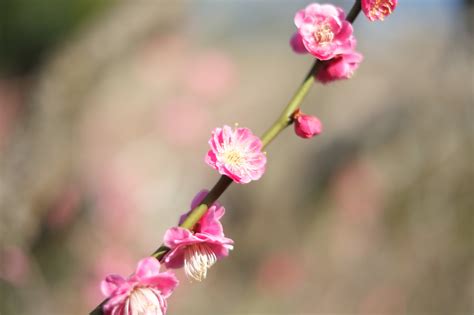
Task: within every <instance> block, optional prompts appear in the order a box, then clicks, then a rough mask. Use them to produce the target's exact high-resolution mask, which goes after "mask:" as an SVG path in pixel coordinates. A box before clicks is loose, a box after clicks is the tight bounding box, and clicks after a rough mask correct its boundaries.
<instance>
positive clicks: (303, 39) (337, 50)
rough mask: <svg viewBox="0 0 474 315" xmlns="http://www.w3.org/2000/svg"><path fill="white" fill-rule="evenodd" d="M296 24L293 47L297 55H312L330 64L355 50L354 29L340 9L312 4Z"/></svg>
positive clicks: (303, 11)
mask: <svg viewBox="0 0 474 315" xmlns="http://www.w3.org/2000/svg"><path fill="white" fill-rule="evenodd" d="M295 24H296V27H297V28H298V31H297V33H296V34H295V35H293V37H292V39H291V41H290V44H291V47H292V48H293V50H294V51H295V52H297V53H306V52H309V53H310V54H312V55H313V56H315V57H316V58H318V59H320V60H328V59H331V58H333V57H334V56H336V55H338V54H341V53H344V52H346V51H350V50H351V49H352V47H351V41H352V40H353V38H354V37H353V35H352V25H351V24H350V23H349V22H347V21H346V20H345V13H344V11H343V10H342V9H341V8H339V7H335V6H333V5H331V4H322V5H321V4H318V3H313V4H310V5H308V6H307V7H306V8H305V9H303V10H300V11H298V12H297V13H296V15H295Z"/></svg>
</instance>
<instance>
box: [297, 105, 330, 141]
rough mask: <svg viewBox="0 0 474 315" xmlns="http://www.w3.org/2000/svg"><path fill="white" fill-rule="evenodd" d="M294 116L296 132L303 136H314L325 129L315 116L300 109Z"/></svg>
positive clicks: (306, 137)
mask: <svg viewBox="0 0 474 315" xmlns="http://www.w3.org/2000/svg"><path fill="white" fill-rule="evenodd" d="M293 117H294V120H295V133H296V134H297V135H298V136H299V137H301V138H305V139H308V138H312V137H314V136H315V135H318V134H320V133H321V132H322V131H323V125H322V124H321V121H320V120H319V119H318V118H316V117H314V116H311V115H306V114H303V113H302V112H301V111H300V110H298V111H297V112H296V113H295V115H294V116H293Z"/></svg>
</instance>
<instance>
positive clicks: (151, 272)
mask: <svg viewBox="0 0 474 315" xmlns="http://www.w3.org/2000/svg"><path fill="white" fill-rule="evenodd" d="M396 4H397V0H365V1H361V8H362V11H363V12H364V13H365V14H366V16H367V17H368V18H369V20H371V21H374V20H383V18H384V17H385V16H387V15H389V14H390V13H391V12H392V11H393V10H394V9H395V6H396ZM294 22H295V25H296V27H297V29H298V30H297V32H296V33H295V34H294V35H293V37H292V38H291V42H290V43H291V47H292V48H293V50H294V51H295V52H297V53H309V54H311V55H313V56H314V57H316V58H317V59H319V60H320V61H321V62H322V64H321V67H320V68H319V71H318V72H317V73H316V74H315V76H316V79H317V80H318V81H320V82H322V83H328V82H331V81H335V80H340V79H347V78H350V77H351V76H352V74H353V73H354V71H355V70H356V69H357V68H358V66H359V64H360V62H361V61H362V55H361V54H360V53H358V52H356V51H355V47H356V39H355V37H354V35H353V29H352V25H351V24H350V23H349V22H348V21H346V17H345V13H344V11H343V10H342V9H341V8H338V7H336V6H333V5H330V4H322V5H321V4H318V3H313V4H310V5H308V6H307V7H306V8H304V9H302V10H300V11H298V12H297V13H296V15H295V18H294ZM289 118H290V119H291V122H293V123H294V128H295V133H296V134H297V135H298V136H299V137H301V138H311V137H313V136H315V135H318V134H319V133H321V132H322V124H321V122H320V121H319V119H318V118H316V117H314V116H311V115H307V114H304V113H303V112H301V111H300V110H299V109H297V110H296V111H295V112H294V113H293V114H292V116H291V117H289ZM208 143H209V146H210V149H209V151H208V152H207V154H206V157H205V162H206V163H207V164H208V165H209V166H210V167H212V168H213V169H215V170H216V171H218V172H219V173H220V174H221V175H223V176H226V177H227V178H228V179H231V180H233V181H234V182H235V183H239V184H246V183H249V182H251V181H254V180H258V179H260V178H261V177H262V175H263V174H264V172H265V166H266V162H267V158H266V155H265V152H263V151H262V149H263V147H264V145H263V143H262V141H261V139H260V138H259V137H257V136H255V135H254V134H253V133H252V132H251V130H250V129H248V128H238V127H236V128H232V127H230V126H227V125H225V126H223V127H222V128H215V129H214V131H213V132H212V134H211V138H210V140H209V142H208ZM208 193H209V192H208V191H207V190H202V191H200V192H199V193H198V194H197V195H196V197H195V198H194V199H193V201H192V202H191V206H190V209H189V211H188V212H186V213H185V214H183V215H182V216H181V217H180V220H179V222H178V226H177V227H172V228H170V229H168V230H167V231H166V233H165V235H164V241H163V243H164V245H165V246H166V247H167V251H166V253H165V254H164V256H163V257H160V259H161V261H159V260H158V259H157V258H155V257H148V258H145V259H142V260H141V261H140V262H139V263H138V266H137V268H136V270H135V273H134V274H132V275H131V276H129V277H127V278H123V277H121V276H119V275H115V274H111V275H109V276H107V277H106V278H105V279H104V280H103V281H102V284H101V289H102V292H103V294H104V295H105V296H106V297H107V298H108V299H107V300H106V302H105V303H104V305H103V307H102V310H103V312H104V313H105V314H107V315H108V314H111V315H124V314H130V315H135V314H137V315H138V314H158V315H164V314H166V310H167V298H168V297H169V296H170V295H171V294H172V292H173V290H174V289H175V288H176V287H177V285H178V283H179V282H178V279H177V278H176V275H175V274H174V273H173V272H172V271H170V270H168V271H164V272H161V271H160V268H161V266H162V265H164V266H165V267H166V268H167V269H177V268H184V273H185V274H186V276H187V277H188V278H190V279H194V280H196V281H202V280H203V279H205V278H206V276H207V272H208V270H209V268H211V267H212V266H213V265H214V264H215V263H216V262H217V260H218V259H221V258H223V257H226V256H228V255H229V251H230V250H232V249H233V244H234V242H233V240H232V239H230V238H227V237H226V236H225V235H224V229H223V226H222V223H221V222H220V220H221V219H222V217H223V216H224V214H225V209H224V207H223V206H222V205H221V204H219V203H218V202H215V203H213V204H211V205H210V206H209V207H208V208H207V207H206V211H205V213H204V214H203V215H202V216H201V217H200V219H199V220H198V221H197V222H196V224H194V226H193V228H192V229H187V228H184V227H183V226H186V225H185V224H184V222H186V220H187V219H188V216H189V215H190V214H191V213H192V211H194V210H195V209H196V208H199V207H200V206H202V205H203V203H204V199H205V197H206V196H207V194H208Z"/></svg>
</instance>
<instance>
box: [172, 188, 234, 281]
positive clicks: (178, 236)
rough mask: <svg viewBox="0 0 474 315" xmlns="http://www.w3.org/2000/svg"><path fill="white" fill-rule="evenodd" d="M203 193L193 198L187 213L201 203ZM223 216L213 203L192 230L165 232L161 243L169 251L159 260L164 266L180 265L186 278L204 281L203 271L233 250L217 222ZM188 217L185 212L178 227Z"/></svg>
mask: <svg viewBox="0 0 474 315" xmlns="http://www.w3.org/2000/svg"><path fill="white" fill-rule="evenodd" d="M206 194H207V190H203V191H201V192H199V193H198V194H197V195H196V197H194V200H193V202H192V203H191V210H192V209H194V208H195V207H197V206H198V205H199V204H200V203H201V202H202V200H203V199H204V197H205V196H206ZM191 210H190V211H191ZM224 213H225V209H224V207H222V206H221V205H220V204H218V203H214V204H213V205H211V207H210V208H209V209H208V210H207V212H206V213H205V214H204V216H202V217H201V219H200V220H199V221H198V223H197V224H196V225H195V227H194V229H193V230H192V231H190V230H188V229H185V228H182V227H173V228H170V229H168V231H166V233H165V236H164V244H165V246H167V247H169V248H170V251H169V252H168V253H167V254H166V256H165V257H164V259H163V262H164V263H165V265H166V267H167V268H181V267H183V266H184V272H185V274H186V276H188V277H190V278H193V279H195V280H197V281H202V280H203V279H205V278H206V276H207V270H208V269H209V268H210V267H212V266H213V265H214V264H215V263H216V262H217V260H218V259H219V258H222V257H225V256H227V255H229V250H232V249H233V245H232V244H233V243H234V241H233V240H231V239H230V238H227V237H225V236H224V229H223V227H222V224H221V223H220V221H219V220H220V219H221V218H222V216H223V215H224ZM188 214H189V212H188V213H186V214H184V215H182V216H181V218H180V224H181V223H182V222H183V221H184V219H185V218H186V217H187V215H188Z"/></svg>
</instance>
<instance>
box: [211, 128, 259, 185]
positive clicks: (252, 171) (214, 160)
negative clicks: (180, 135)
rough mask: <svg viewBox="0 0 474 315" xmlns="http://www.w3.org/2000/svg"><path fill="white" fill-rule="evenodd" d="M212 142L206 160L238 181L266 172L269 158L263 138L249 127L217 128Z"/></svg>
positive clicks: (252, 178)
mask: <svg viewBox="0 0 474 315" xmlns="http://www.w3.org/2000/svg"><path fill="white" fill-rule="evenodd" d="M209 145H210V146H211V149H210V150H209V151H208V152H207V155H206V158H205V161H206V163H207V164H209V166H211V167H212V168H214V169H216V170H217V171H218V172H219V173H221V174H222V175H226V176H228V177H230V178H231V179H233V180H234V181H235V182H236V183H239V184H246V183H249V182H250V181H252V180H258V179H260V177H262V175H263V173H264V172H265V164H266V162H267V158H266V156H265V154H264V153H263V152H262V146H263V145H262V141H261V140H260V139H259V138H258V137H257V136H255V135H254V134H253V133H252V131H250V129H248V128H236V129H235V130H232V128H231V127H229V126H227V125H225V126H224V127H223V128H216V129H214V131H212V136H211V139H210V140H209Z"/></svg>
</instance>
